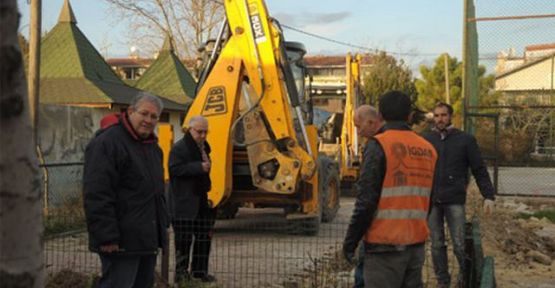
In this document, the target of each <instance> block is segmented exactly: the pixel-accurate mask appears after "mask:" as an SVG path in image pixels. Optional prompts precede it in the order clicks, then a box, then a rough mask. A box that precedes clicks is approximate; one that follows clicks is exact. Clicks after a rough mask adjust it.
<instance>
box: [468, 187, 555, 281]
mask: <svg viewBox="0 0 555 288" xmlns="http://www.w3.org/2000/svg"><path fill="white" fill-rule="evenodd" d="M481 203H482V198H481V196H480V195H479V193H478V192H477V191H476V189H474V190H472V191H470V193H469V197H468V203H467V217H468V218H471V217H473V216H477V217H479V218H480V229H481V234H482V247H483V251H484V255H485V256H493V257H494V258H495V259H494V260H495V276H496V281H497V287H522V288H525V287H526V288H528V287H530V288H532V287H542V288H546V287H555V261H554V260H555V224H553V223H551V222H550V221H549V220H547V219H545V218H544V219H537V218H530V219H528V220H524V219H520V218H519V217H517V215H518V214H519V213H533V212H535V211H540V210H545V209H554V208H555V198H539V197H538V198H514V197H498V198H497V201H496V209H495V212H494V213H493V214H492V215H484V214H483V213H482V210H481Z"/></svg>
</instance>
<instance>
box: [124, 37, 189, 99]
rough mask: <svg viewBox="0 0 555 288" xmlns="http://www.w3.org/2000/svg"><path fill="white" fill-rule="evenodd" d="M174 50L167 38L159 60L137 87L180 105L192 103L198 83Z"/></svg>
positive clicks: (147, 71)
mask: <svg viewBox="0 0 555 288" xmlns="http://www.w3.org/2000/svg"><path fill="white" fill-rule="evenodd" d="M173 50H174V49H173V45H172V41H171V39H170V37H167V38H166V40H165V41H164V45H163V46H162V49H161V50H160V53H159V54H158V58H156V61H154V63H152V65H150V67H148V69H147V70H146V71H145V73H144V74H143V76H141V78H140V79H139V81H137V84H136V85H135V87H137V88H139V89H142V90H145V91H149V92H151V93H154V94H157V95H160V96H162V97H165V98H168V99H170V100H173V101H175V102H177V103H180V104H186V103H190V102H192V99H193V98H194V96H195V95H194V94H195V87H196V83H195V80H194V79H193V77H192V76H191V73H189V71H188V70H187V68H185V66H183V63H181V61H180V60H179V58H178V57H177V56H176V55H175V53H174V52H173Z"/></svg>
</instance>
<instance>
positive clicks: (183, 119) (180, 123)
mask: <svg viewBox="0 0 555 288" xmlns="http://www.w3.org/2000/svg"><path fill="white" fill-rule="evenodd" d="M184 122H185V113H179V125H181V127H183V123H184Z"/></svg>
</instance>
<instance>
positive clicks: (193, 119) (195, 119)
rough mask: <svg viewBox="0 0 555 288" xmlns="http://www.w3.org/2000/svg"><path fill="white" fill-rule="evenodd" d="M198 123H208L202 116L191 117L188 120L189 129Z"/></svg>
mask: <svg viewBox="0 0 555 288" xmlns="http://www.w3.org/2000/svg"><path fill="white" fill-rule="evenodd" d="M199 122H204V123H208V120H207V119H206V117H204V116H202V115H197V116H193V117H191V119H189V127H192V126H193V124H195V123H199Z"/></svg>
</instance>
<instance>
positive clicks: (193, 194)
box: [169, 116, 216, 282]
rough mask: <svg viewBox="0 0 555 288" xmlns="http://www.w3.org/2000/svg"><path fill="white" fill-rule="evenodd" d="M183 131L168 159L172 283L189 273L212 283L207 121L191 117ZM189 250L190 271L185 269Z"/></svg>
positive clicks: (186, 276)
mask: <svg viewBox="0 0 555 288" xmlns="http://www.w3.org/2000/svg"><path fill="white" fill-rule="evenodd" d="M184 132H185V135H184V136H183V138H182V139H181V140H179V141H178V142H176V143H175V145H174V146H173V148H172V151H171V152H170V159H169V170H170V183H171V193H170V197H171V206H172V210H173V229H174V232H175V250H176V259H175V263H176V264H175V265H176V268H175V270H176V282H179V281H181V280H182V279H187V278H188V277H189V275H191V276H192V277H194V278H199V279H200V280H202V281H203V282H213V281H215V278H214V276H212V275H209V274H208V260H209V254H210V245H211V241H212V229H213V227H214V222H215V219H216V215H215V214H216V211H215V209H213V208H212V207H210V206H211V205H210V204H209V202H208V191H210V185H211V182H210V168H211V162H210V157H209V155H210V146H209V145H208V142H206V135H207V134H208V121H207V120H206V118H204V117H202V116H195V117H192V118H191V120H190V121H189V128H188V129H186V130H185V131H184ZM193 237H194V239H193ZM191 245H192V246H193V249H192V250H193V251H192V252H191V251H190V250H191ZM190 253H192V263H191V267H190V268H191V274H189V272H188V271H189V255H190Z"/></svg>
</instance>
